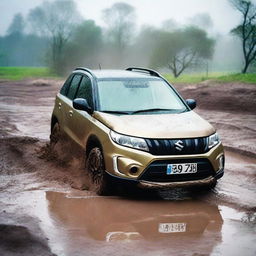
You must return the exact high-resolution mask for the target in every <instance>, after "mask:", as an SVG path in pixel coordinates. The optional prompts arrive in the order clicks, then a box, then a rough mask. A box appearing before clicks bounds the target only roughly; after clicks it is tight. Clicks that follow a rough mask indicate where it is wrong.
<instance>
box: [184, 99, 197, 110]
mask: <svg viewBox="0 0 256 256" xmlns="http://www.w3.org/2000/svg"><path fill="white" fill-rule="evenodd" d="M186 103H187V104H188V106H189V107H190V109H191V110H192V109H194V108H195V107H196V100H194V99H186Z"/></svg>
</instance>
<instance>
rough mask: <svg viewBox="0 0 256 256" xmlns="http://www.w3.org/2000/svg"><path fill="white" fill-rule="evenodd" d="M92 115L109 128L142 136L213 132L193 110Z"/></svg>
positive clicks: (202, 135) (165, 136) (169, 137)
mask: <svg viewBox="0 0 256 256" xmlns="http://www.w3.org/2000/svg"><path fill="white" fill-rule="evenodd" d="M93 117H94V118H96V119H97V120H99V121H100V122H101V123H103V124H104V125H106V126H107V127H109V128H110V129H111V130H114V131H116V132H118V133H122V134H125V135H130V136H136V137H142V138H155V139H161V138H162V139H163V138H168V139H175V138H194V137H205V136H209V135H211V134H213V133H214V132H215V129H214V128H213V127H212V125H210V124H209V123H208V122H207V121H205V120H204V119H203V118H201V117H200V116H199V115H198V114H196V113H195V112H193V111H188V112H184V113H179V114H153V115H152V114H147V115H113V114H107V113H102V112H97V111H96V112H94V114H93Z"/></svg>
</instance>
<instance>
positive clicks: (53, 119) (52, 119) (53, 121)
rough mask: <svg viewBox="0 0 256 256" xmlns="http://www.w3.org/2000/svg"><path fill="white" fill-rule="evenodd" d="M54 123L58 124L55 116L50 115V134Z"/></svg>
mask: <svg viewBox="0 0 256 256" xmlns="http://www.w3.org/2000/svg"><path fill="white" fill-rule="evenodd" d="M56 123H59V120H58V119H57V117H56V116H55V115H52V118H51V132H52V129H53V127H54V125H55V124H56Z"/></svg>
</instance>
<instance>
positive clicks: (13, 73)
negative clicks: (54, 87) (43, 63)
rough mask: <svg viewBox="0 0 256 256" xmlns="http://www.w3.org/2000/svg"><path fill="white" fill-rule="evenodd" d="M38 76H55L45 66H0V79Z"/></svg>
mask: <svg viewBox="0 0 256 256" xmlns="http://www.w3.org/2000/svg"><path fill="white" fill-rule="evenodd" d="M39 77H57V76H56V75H55V74H53V73H52V72H51V71H50V70H49V69H48V68H46V67H0V79H8V80H21V79H26V78H39Z"/></svg>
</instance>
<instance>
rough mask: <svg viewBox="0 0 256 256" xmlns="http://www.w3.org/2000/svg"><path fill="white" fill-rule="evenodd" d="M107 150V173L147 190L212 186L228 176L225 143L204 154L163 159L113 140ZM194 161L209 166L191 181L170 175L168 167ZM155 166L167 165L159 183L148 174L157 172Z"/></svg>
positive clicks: (106, 144) (107, 142) (105, 155)
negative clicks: (225, 169)
mask: <svg viewBox="0 0 256 256" xmlns="http://www.w3.org/2000/svg"><path fill="white" fill-rule="evenodd" d="M104 146H105V149H106V150H104V152H103V153H104V159H105V167H106V172H107V173H108V174H110V176H112V178H118V179H119V180H120V181H121V182H123V181H124V180H125V181H127V182H129V181H130V183H136V184H137V185H138V186H140V187H143V188H160V187H161V188H163V187H184V186H197V185H210V184H211V183H214V182H216V180H217V179H219V178H221V177H222V176H223V173H224V171H223V170H224V151H223V146H222V144H221V143H219V144H218V145H216V146H215V147H214V148H212V149H210V150H209V151H208V152H206V153H203V154H194V155H162V156H159V155H157V156H156V155H152V154H150V153H148V152H144V151H140V150H136V149H132V148H127V147H123V146H120V145H117V144H116V143H114V142H112V141H111V139H110V140H108V141H105V145H104ZM221 159H222V160H221ZM191 160H192V161H194V162H200V161H201V162H202V161H205V162H207V164H208V165H206V164H205V163H204V167H202V170H200V173H198V174H197V175H194V176H193V174H191V175H190V177H184V176H183V178H182V179H175V177H173V176H174V175H168V176H167V175H166V167H165V165H167V164H169V163H175V162H183V163H184V162H189V163H190V162H191ZM155 163H163V164H162V169H161V168H160V169H159V166H158V169H159V170H158V172H160V173H161V172H163V173H162V176H161V177H160V178H158V179H155V178H154V177H155V176H151V177H149V176H148V175H145V173H146V172H147V171H148V170H152V171H153V169H154V164H155ZM202 166H203V165H202ZM208 167H209V168H208ZM155 169H157V168H155ZM134 170H135V171H134ZM171 176H172V177H171ZM170 177H171V178H170ZM179 177H181V175H179ZM165 178H166V179H165Z"/></svg>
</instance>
